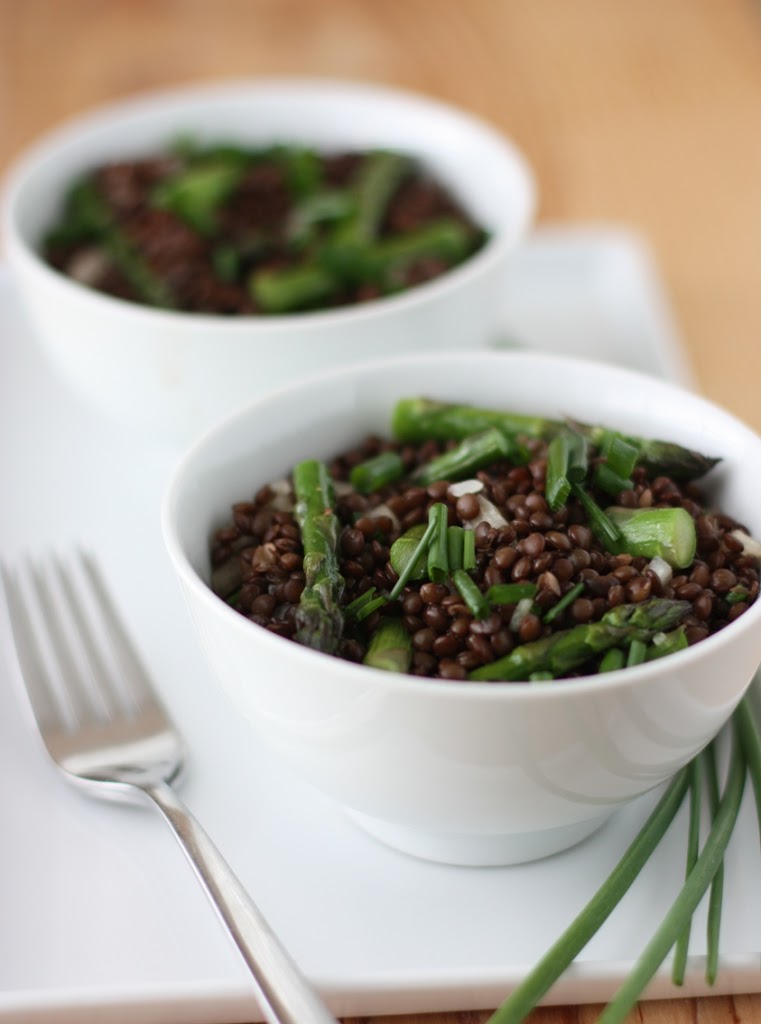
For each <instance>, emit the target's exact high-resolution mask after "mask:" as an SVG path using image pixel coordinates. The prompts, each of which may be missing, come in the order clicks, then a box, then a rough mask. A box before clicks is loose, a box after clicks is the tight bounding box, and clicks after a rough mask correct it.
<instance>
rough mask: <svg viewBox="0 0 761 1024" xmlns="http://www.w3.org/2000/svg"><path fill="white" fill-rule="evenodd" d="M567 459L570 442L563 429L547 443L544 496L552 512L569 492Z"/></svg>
mask: <svg viewBox="0 0 761 1024" xmlns="http://www.w3.org/2000/svg"><path fill="white" fill-rule="evenodd" d="M569 459H570V443H569V440H568V432H567V431H564V432H563V433H561V434H558V435H557V437H553V439H552V440H551V441H550V443H549V444H548V445H547V476H546V479H545V486H544V496H545V498H546V499H547V504H548V505H549V506H550V509H551V510H552V511H553V512H557V510H558V509H559V508H562V507H563V505H565V503H566V502H567V501H568V497H569V495H570V493H571V481H570V480H569V479H568V462H569Z"/></svg>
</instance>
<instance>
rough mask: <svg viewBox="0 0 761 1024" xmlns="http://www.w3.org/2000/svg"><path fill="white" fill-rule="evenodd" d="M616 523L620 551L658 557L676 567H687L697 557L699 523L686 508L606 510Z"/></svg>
mask: <svg viewBox="0 0 761 1024" xmlns="http://www.w3.org/2000/svg"><path fill="white" fill-rule="evenodd" d="M605 514H606V515H607V517H608V519H609V520H610V521H611V522H612V523H614V524H615V526H616V527H617V529H618V531H619V533H620V540H619V541H617V542H615V543H616V544H617V545H618V548H619V550H620V551H626V552H628V554H630V555H635V556H637V555H641V556H643V557H645V558H655V557H656V556H658V557H660V558H662V559H663V560H664V561H666V562H668V564H669V565H670V566H672V567H673V568H675V569H684V568H686V567H687V566H688V565H690V563H691V562H692V560H693V558H694V557H695V548H696V545H697V534H696V531H695V522H694V520H693V518H692V516H691V515H690V513H689V512H688V511H687V510H686V509H684V508H619V507H617V506H613V507H612V508H608V509H606V510H605Z"/></svg>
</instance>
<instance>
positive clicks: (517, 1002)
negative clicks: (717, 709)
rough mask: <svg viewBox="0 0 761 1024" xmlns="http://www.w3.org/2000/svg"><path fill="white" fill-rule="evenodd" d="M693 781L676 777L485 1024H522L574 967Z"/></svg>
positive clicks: (683, 775)
mask: <svg viewBox="0 0 761 1024" xmlns="http://www.w3.org/2000/svg"><path fill="white" fill-rule="evenodd" d="M689 781H690V779H689V772H688V770H687V769H686V768H683V769H682V770H681V771H679V772H677V774H676V775H675V776H674V778H673V779H672V780H671V782H670V783H669V785H668V787H667V789H666V791H665V792H664V794H663V796H662V797H661V798H660V800H659V801H658V803H657V804H656V806H655V808H654V809H653V811H652V812H651V813H650V815H649V817H648V819H647V821H646V822H645V823H644V825H643V826H642V828H641V829H640V830H639V832H638V833H637V835H636V836H635V838H634V839H633V841H632V842H631V844H630V845H629V847H628V849H627V850H626V852H625V853H624V855H623V857H622V858H621V859H620V860H619V862H618V864H616V866H615V867H614V868H613V870H612V871H611V873H610V874H609V875H608V877H607V878H606V879H605V881H604V882H603V883H602V885H601V886H600V888H599V889H598V890H597V892H596V893H595V894H594V896H592V898H591V899H590V900H589V902H588V903H587V904H586V906H585V907H584V908H583V909H582V910H581V911H580V912H579V914H577V916H576V917H575V918H574V919H573V921H572V922H571V924H570V925H569V926H568V927H567V928H566V930H565V931H564V932H563V933H562V935H561V936H560V937H559V938H558V939H557V940H556V941H555V942H554V943H553V944H552V946H550V948H549V949H548V950H547V952H546V953H545V954H544V956H543V957H542V958H541V959H540V960H539V962H538V963H537V964H536V966H535V967H533V968H532V970H531V971H529V973H528V974H527V975H526V977H525V978H524V979H523V981H521V983H520V984H519V985H518V987H517V988H516V989H514V990H513V992H512V993H511V994H510V995H509V996H508V998H507V999H506V1000H505V1001H504V1003H502V1005H501V1006H500V1007H499V1009H498V1010H496V1011H495V1013H493V1014H492V1015H491V1017H489V1019H488V1021H487V1022H486V1024H519V1022H520V1021H522V1020H524V1019H525V1018H526V1017H527V1016H528V1014H529V1013H530V1012H531V1011H532V1010H533V1009H534V1007H535V1006H536V1004H537V1003H538V1002H539V1000H540V999H541V998H542V997H543V996H544V995H545V994H546V993H547V992H548V991H549V990H550V988H552V986H553V985H554V983H555V982H556V981H557V980H558V978H559V977H560V975H561V974H562V973H563V972H564V971H565V970H566V968H568V967H569V966H570V965H571V964H572V963H573V961H574V959H575V958H576V956H577V955H578V954H579V953H580V952H581V950H582V949H583V948H584V947H585V946H586V944H587V943H588V942H589V940H590V939H591V938H592V936H593V935H594V934H595V933H596V932H597V931H598V930H599V929H600V928H601V927H602V925H603V923H604V922H605V921H606V920H607V919H608V917H609V916H610V914H611V913H612V912H613V910H614V909H615V908H616V906H617V905H618V903H619V902H620V901H621V899H622V898H623V897H624V895H625V894H626V892H628V890H629V888H630V887H631V885H632V883H633V882H634V880H635V879H636V877H637V875H639V873H640V871H641V870H642V868H643V867H644V866H645V864H646V863H647V861H648V859H649V857H650V855H651V854H652V852H653V850H655V848H656V847H657V845H658V843H659V842H660V841H661V839H662V838H663V836H664V835H665V833H666V830H667V829H668V827H669V825H670V824H671V822H672V821H673V819H674V817H675V815H676V813H677V811H678V810H679V808H680V806H681V804H682V800H683V799H684V796H685V794H686V792H687V789H688V786H689Z"/></svg>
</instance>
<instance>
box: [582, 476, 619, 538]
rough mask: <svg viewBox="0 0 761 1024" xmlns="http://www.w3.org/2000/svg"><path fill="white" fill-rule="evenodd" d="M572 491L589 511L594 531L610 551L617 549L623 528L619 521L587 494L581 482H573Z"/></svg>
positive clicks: (589, 518)
mask: <svg viewBox="0 0 761 1024" xmlns="http://www.w3.org/2000/svg"><path fill="white" fill-rule="evenodd" d="M571 491H572V493H573V494H574V496H575V497H576V498H577V499H578V500H579V502H580V503H581V505H582V506H583V508H584V511H585V512H586V513H587V519H588V520H589V526H590V528H591V529H592V532H593V533H594V534H595V535H596V536H597V537H598V538H599V539H600V541H601V542H602V544H603V545H604V546H605V547H606V548H607V549H608V550H609V551H615V550H616V549H617V547H618V545H619V544H620V542H621V530H620V528H619V526H618V525H617V523H615V522H614V521H613V520H612V519H611V517H610V516H609V515H608V514H607V513H606V512H603V510H602V509H601V508H600V506H599V505H598V504H597V502H596V501H595V500H594V498H592V497H591V496H590V495H589V494H587V492H586V491H585V490H584V488H583V487H582V486H581V484H580V483H573V482H572V483H571Z"/></svg>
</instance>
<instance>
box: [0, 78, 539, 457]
mask: <svg viewBox="0 0 761 1024" xmlns="http://www.w3.org/2000/svg"><path fill="white" fill-rule="evenodd" d="M183 135H192V136H193V137H195V138H197V139H198V140H199V141H202V142H207V143H208V142H212V141H218V142H225V141H231V142H235V143H245V144H248V145H269V144H271V143H274V142H283V143H301V144H305V145H310V146H314V147H315V148H318V149H321V150H324V151H333V152H336V151H340V150H345V149H355V150H356V149H372V148H379V147H380V148H382V147H385V148H390V149H395V150H399V151H403V152H407V153H409V154H411V155H412V156H413V157H416V158H417V159H418V160H419V161H420V163H421V164H422V165H423V166H424V167H426V168H428V169H429V170H430V172H431V173H432V174H433V175H434V176H435V177H436V178H437V179H438V180H440V181H441V182H442V183H443V184H444V185H445V186H447V187H448V188H449V189H450V190H451V191H452V193H453V194H454V195H455V196H456V197H457V198H458V199H459V200H460V201H461V202H462V204H463V206H464V207H465V208H466V210H468V212H469V213H470V214H471V215H472V216H473V218H474V219H475V220H476V221H477V222H478V223H479V224H480V225H481V226H483V227H484V228H485V229H487V230H488V232H489V233H490V239H489V241H488V243H487V244H486V245H485V246H484V248H483V249H482V250H481V251H479V252H478V253H477V254H475V255H474V256H473V257H472V258H470V259H469V260H467V261H466V262H465V263H464V264H462V265H461V266H460V267H458V268H456V269H454V270H452V271H450V272H449V273H447V274H445V275H443V276H442V277H441V278H439V279H437V280H434V281H431V282H429V283H426V284H423V285H420V286H418V287H415V288H414V289H411V290H410V291H408V292H406V293H404V294H402V295H399V296H396V297H390V298H384V299H379V300H376V301H373V302H369V303H367V304H365V305H363V306H362V307H361V308H359V307H352V308H344V309H339V310H335V311H326V312H316V313H303V314H298V315H284V316H277V317H245V318H244V317H240V318H231V317H221V316H206V315H199V314H193V313H178V312H167V311H162V310H159V311H157V310H153V309H149V308H146V307H142V306H139V305H136V304H133V303H129V302H125V301H123V300H120V299H115V298H111V297H109V296H107V295H103V294H100V293H98V292H95V291H93V290H91V289H88V288H86V287H84V286H83V285H81V284H79V283H77V282H75V281H72V280H70V279H69V278H67V277H65V276H63V275H62V274H60V273H58V272H57V271H55V270H53V269H52V268H51V267H49V266H48V265H47V264H46V263H45V262H44V260H43V259H42V257H41V256H40V254H39V251H38V250H39V245H40V241H41V238H42V237H43V235H44V233H45V232H46V230H48V229H49V228H50V227H51V226H52V224H53V223H54V221H55V218H56V216H57V213H58V211H59V209H60V205H61V202H62V200H63V196H64V195H65V193H66V191H67V189H68V187H69V186H70V185H71V183H72V181H73V180H74V179H76V178H77V177H78V176H79V175H81V174H82V173H83V172H84V171H86V170H88V169H90V168H93V167H95V166H97V165H99V164H102V163H105V162H109V161H114V160H120V159H129V158H133V157H138V156H146V155H151V154H156V153H159V152H161V151H163V150H165V149H166V147H167V146H168V145H169V144H170V143H171V142H172V141H173V140H174V139H176V138H177V137H178V136H183ZM534 203H535V197H534V185H533V179H532V176H531V173H530V171H529V169H528V167H527V165H526V162H525V160H524V159H523V157H522V156H521V155H520V153H519V152H518V151H517V150H516V149H515V148H514V147H513V146H512V145H511V143H510V142H508V141H507V140H506V139H504V138H503V137H501V136H500V135H499V134H498V133H497V132H495V131H494V130H492V129H491V128H489V127H488V126H486V125H485V124H483V123H481V122H480V121H478V120H477V119H475V118H473V117H471V116H469V115H468V114H466V113H463V112H461V111H458V110H456V109H453V108H452V107H449V106H446V105H445V104H442V103H439V102H436V101H434V100H431V99H426V98H424V97H421V96H416V95H412V94H408V93H404V92H399V91H396V90H393V89H388V88H383V87H378V86H372V85H365V84H358V83H350V82H345V83H339V82H331V81H320V80H310V79H306V80H299V79H294V80H288V79H283V80H273V81H267V80H262V81H252V82H239V83H227V84H221V85H219V84H218V85H213V86H201V87H196V88H190V89H183V90H174V91H168V92H164V93H157V94H155V95H149V96H145V97H143V98H140V99H137V100H133V101H129V102H123V103H118V104H115V105H113V106H111V107H107V108H105V109H103V110H100V111H98V112H96V113H94V114H92V115H90V116H88V117H84V118H81V119H79V120H77V121H74V122H72V123H71V124H69V125H67V126H64V127H63V128H62V129H60V130H59V131H57V132H54V133H53V134H52V135H50V136H49V137H48V138H46V139H44V140H43V141H42V142H41V143H39V144H38V145H37V146H35V147H34V148H32V149H31V150H30V151H29V152H28V153H27V154H26V155H25V156H24V157H22V159H21V160H20V161H19V163H18V164H17V165H16V167H15V168H14V169H13V171H12V173H11V176H10V179H9V182H8V188H7V192H6V197H5V209H4V240H5V248H6V254H7V259H8V262H9V264H10V267H11V269H12V272H13V274H14V277H15V279H16V281H17V283H18V286H19V289H20V291H21V295H22V298H23V300H24V301H25V304H26V307H27V310H28V312H29V315H30V317H31V319H32V321H33V323H34V325H35V327H36V328H37V331H38V334H39V337H40V339H41V341H42V343H43V345H44V348H45V351H46V352H47V354H48V356H49V357H50V359H51V360H52V362H53V363H54V364H55V366H56V367H57V368H58V370H59V371H60V372H61V373H62V374H63V375H64V377H65V378H66V379H67V380H68V381H69V382H70V384H72V385H73V387H74V388H75V389H76V390H77V391H78V392H79V393H80V394H81V395H83V396H85V397H86V399H87V400H88V401H90V402H93V403H95V405H96V406H97V408H98V409H100V410H101V411H103V412H105V413H107V414H108V415H109V416H112V417H116V418H118V419H120V420H123V421H126V422H129V423H132V424H136V425H139V426H140V427H142V428H144V429H145V430H146V431H149V432H152V433H154V434H159V435H160V434H164V435H173V436H175V437H180V438H188V437H190V436H192V435H193V434H195V433H197V432H199V431H201V430H203V429H204V428H205V427H206V426H208V425H209V424H210V423H212V422H213V421H215V420H216V419H218V418H219V417H220V416H222V415H224V414H225V413H227V412H229V411H231V410H234V409H235V408H236V407H238V406H240V405H243V404H244V403H246V402H247V401H249V400H250V399H252V398H253V397H255V396H256V395H258V394H261V393H262V392H266V391H269V390H271V389H272V388H274V387H277V386H280V385H282V384H285V383H288V382H290V381H293V380H295V379H297V378H299V377H302V376H305V375H308V374H309V373H313V372H315V371H317V370H321V369H324V368H327V367H331V366H345V365H347V364H349V363H351V362H356V361H361V360H363V359H368V358H372V357H373V356H374V355H376V354H380V353H386V354H393V353H401V352H408V351H415V350H425V349H428V350H437V351H443V350H446V349H456V348H460V349H464V348H467V349H472V348H477V347H482V346H484V345H486V344H487V343H488V342H489V340H490V339H491V337H492V334H493V331H494V329H495V326H496V321H497V318H498V315H499V305H500V299H501V284H502V280H503V276H504V271H505V267H506V265H507V261H508V259H509V257H510V254H511V252H512V251H513V249H514V248H515V247H516V245H517V244H518V243H519V242H520V241H521V239H522V238H523V237H524V235H525V234H526V231H527V229H528V227H529V225H530V223H531V221H532V217H533V211H534Z"/></svg>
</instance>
